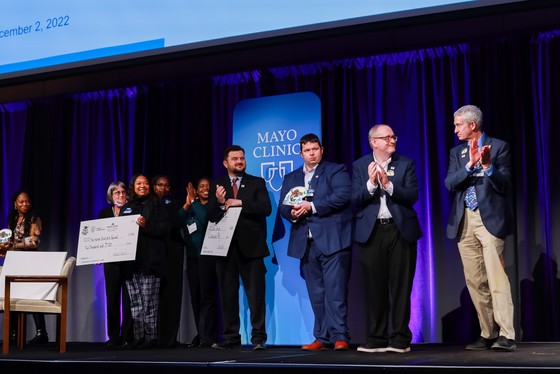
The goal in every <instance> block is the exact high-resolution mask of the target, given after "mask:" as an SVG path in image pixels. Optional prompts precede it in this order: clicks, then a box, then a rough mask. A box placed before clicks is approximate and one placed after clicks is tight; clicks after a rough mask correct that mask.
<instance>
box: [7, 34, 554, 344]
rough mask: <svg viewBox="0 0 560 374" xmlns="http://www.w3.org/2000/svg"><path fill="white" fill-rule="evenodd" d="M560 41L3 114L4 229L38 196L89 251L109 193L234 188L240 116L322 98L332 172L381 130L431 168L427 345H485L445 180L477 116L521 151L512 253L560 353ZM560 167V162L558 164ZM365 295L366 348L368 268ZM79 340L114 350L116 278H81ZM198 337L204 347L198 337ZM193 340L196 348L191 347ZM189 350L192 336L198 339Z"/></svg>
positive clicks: (536, 331)
mask: <svg viewBox="0 0 560 374" xmlns="http://www.w3.org/2000/svg"><path fill="white" fill-rule="evenodd" d="M559 43H560V31H558V30H553V31H547V32H543V33H541V34H537V35H517V36H511V37H507V38H506V37H503V38H497V39H494V40H490V41H486V42H478V41H472V42H465V43H462V44H457V45H449V46H439V47H434V48H428V49H422V50H414V51H406V52H398V53H390V54H384V55H375V56H368V57H363V58H353V59H346V60H339V61H328V62H317V63H314V64H307V65H298V66H285V67H277V68H270V69H262V70H258V71H249V72H240V73H237V74H229V75H224V76H216V77H213V78H212V79H209V80H197V81H194V82H192V81H191V82H175V83H164V82H162V83H161V84H158V85H146V86H136V87H125V88H119V89H113V90H105V91H98V92H87V93H78V94H74V95H65V96H60V97H58V96H57V97H49V98H41V99H33V100H28V101H25V102H17V103H4V104H0V114H1V117H0V126H1V129H0V131H1V132H0V133H1V136H2V137H1V143H0V146H1V149H2V152H1V156H0V162H1V164H2V171H1V173H2V176H1V184H0V198H1V200H0V201H1V211H0V226H1V227H5V226H6V218H7V215H8V210H9V209H11V208H12V204H11V194H12V193H13V192H14V191H15V190H17V189H18V188H21V187H23V188H26V189H28V190H29V191H30V192H31V195H32V199H33V202H34V205H35V206H36V208H37V209H38V210H39V213H40V214H41V216H42V218H43V221H44V223H45V230H44V239H43V243H42V246H43V249H45V250H66V251H68V252H70V253H72V254H73V253H74V252H75V248H76V245H77V230H78V228H79V223H80V221H81V220H86V219H93V218H95V216H96V215H97V212H98V211H99V210H100V209H101V208H102V207H104V206H105V204H106V202H105V191H106V188H107V186H108V184H109V183H110V182H111V181H113V180H115V179H121V180H123V181H125V182H127V181H128V179H129V178H130V176H131V175H132V174H133V173H134V172H137V171H143V172H145V173H147V174H149V175H155V174H159V173H165V174H169V175H170V176H172V178H173V179H174V183H173V188H174V189H175V192H176V194H177V196H180V197H183V196H184V193H185V192H184V188H185V185H186V183H187V182H188V181H194V180H195V179H196V178H198V177H200V176H204V175H209V176H210V177H214V176H219V175H221V174H222V173H223V172H224V170H223V166H222V163H221V160H222V150H223V148H224V147H225V146H226V145H229V143H230V142H231V135H232V116H233V108H234V107H235V105H236V104H237V103H238V102H239V101H241V100H243V99H247V98H254V97H260V96H268V95H277V94H286V93H292V92H302V91H312V92H314V93H316V94H317V95H318V96H319V97H320V98H321V103H322V121H323V143H324V146H325V158H327V159H329V160H332V161H336V162H341V163H345V164H347V165H348V166H349V167H350V166H351V163H352V161H353V160H355V159H357V158H359V157H361V156H362V155H364V154H366V153H368V152H370V149H369V146H368V142H367V132H368V130H369V128H370V127H371V126H372V125H373V124H376V123H387V124H389V125H390V126H392V127H393V129H394V131H395V133H396V134H397V135H398V136H399V141H398V144H397V149H398V151H399V152H401V153H403V154H405V155H407V156H409V157H412V158H413V159H414V160H415V161H416V167H417V174H418V180H419V187H420V193H419V196H420V199H419V201H418V203H417V205H416V210H417V212H418V214H419V216H420V220H421V224H422V228H423V231H424V237H423V238H422V239H421V240H420V241H419V243H418V266H417V273H416V278H415V282H414V291H413V310H412V321H411V327H412V329H413V333H414V341H416V342H440V341H443V342H464V341H469V340H470V339H472V337H473V336H477V335H478V324H477V320H476V316H475V315H474V311H473V309H472V305H471V304H470V299H469V297H468V294H467V293H466V291H465V285H464V279H463V275H462V266H461V263H460V259H459V256H458V253H457V249H456V243H455V242H454V241H450V240H448V239H446V237H445V226H446V222H447V215H448V212H449V210H450V201H451V195H450V193H449V192H448V191H447V190H446V189H445V187H444V185H443V180H444V178H445V175H446V172H447V162H448V152H449V150H450V149H451V148H452V147H453V146H454V145H455V144H456V143H457V140H456V137H455V136H454V134H453V112H454V110H455V109H457V108H458V107H459V106H461V105H464V104H468V103H470V104H475V105H478V106H480V107H481V108H482V110H483V112H484V116H485V118H484V128H485V130H486V131H487V132H488V133H489V134H490V135H491V136H495V137H498V138H502V139H504V140H506V141H508V142H510V144H511V145H512V149H513V150H514V152H513V160H512V161H513V165H514V170H513V178H514V180H513V189H512V191H511V203H512V211H513V212H514V215H515V222H516V230H515V234H514V235H512V236H511V237H510V238H508V240H507V244H506V254H505V257H506V258H505V260H506V270H507V272H508V274H509V276H510V281H511V284H512V292H513V295H514V302H515V307H516V309H515V311H516V315H515V318H516V326H517V332H518V339H519V340H524V341H557V340H560V320H558V318H557V316H558V315H559V309H560V305H559V303H560V297H559V296H560V295H559V293H560V284H559V282H560V280H559V278H558V274H557V257H558V251H559V250H560V249H559V248H558V245H559V243H560V238H559V236H560V230H558V229H555V228H556V227H558V225H559V222H558V220H559V217H560V214H559V213H560V212H559V211H558V210H559V209H560V204H559V202H558V197H557V195H554V194H553V191H555V190H558V188H559V187H560V186H559V178H558V175H559V173H558V172H555V171H554V170H555V167H554V165H555V164H556V163H557V162H559V161H560V151H559V150H558V149H555V148H554V142H556V141H558V139H560V136H559V131H560V129H559V126H558V123H557V119H558V118H560V116H559V114H560V113H558V112H559V111H560V109H559V108H560V106H559V105H558V103H559V102H560V91H559V90H560V71H559V70H558V68H557V67H558V66H560V45H559ZM556 165H557V164H556ZM354 265H355V266H354V274H353V275H352V279H351V285H350V286H351V291H350V298H351V299H350V313H351V318H350V329H351V333H352V336H353V341H354V342H361V341H363V337H364V336H365V331H364V329H365V328H364V321H363V312H362V310H363V309H362V308H363V305H362V301H361V299H362V292H361V287H360V282H361V280H360V274H359V266H357V265H356V264H354ZM75 277H76V278H78V279H79V280H75V281H74V282H73V284H72V286H71V297H72V300H73V301H72V305H73V306H72V308H73V309H74V310H72V311H71V312H70V322H69V340H70V341H72V340H75V341H104V340H105V336H104V335H103V334H104V320H103V314H104V312H103V305H104V304H103V303H104V291H103V288H102V285H103V284H102V270H101V269H100V268H99V269H98V268H97V267H95V266H94V267H87V268H86V267H84V268H80V267H79V268H78V269H77V271H76V273H75ZM185 334H188V333H185ZM185 336H186V335H185ZM183 341H187V338H185V339H183Z"/></svg>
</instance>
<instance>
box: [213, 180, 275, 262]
mask: <svg viewBox="0 0 560 374" xmlns="http://www.w3.org/2000/svg"><path fill="white" fill-rule="evenodd" d="M216 185H221V186H223V187H224V188H225V189H226V200H227V199H230V198H233V190H232V188H231V181H230V178H229V176H228V175H224V176H223V177H221V178H219V179H218V180H216V183H215V184H213V185H212V186H211V188H210V195H209V200H208V205H207V211H208V220H209V221H210V222H218V221H219V220H220V219H221V218H222V216H223V215H224V210H223V209H222V208H221V206H220V204H219V203H218V200H216ZM237 198H238V199H240V200H241V201H243V206H242V208H241V214H240V216H239V221H237V226H236V227H235V232H234V234H233V238H232V244H231V245H232V246H233V245H236V246H237V248H239V251H240V252H241V254H242V255H243V256H244V257H248V258H259V257H266V256H268V255H269V254H270V252H269V250H268V245H267V243H266V237H267V230H266V217H268V216H269V215H270V213H271V212H272V204H271V202H270V197H269V195H268V190H267V189H266V184H265V182H264V179H263V178H260V177H256V176H254V175H250V174H247V173H245V174H243V177H242V178H241V185H240V187H239V191H238V193H237ZM230 248H231V246H230Z"/></svg>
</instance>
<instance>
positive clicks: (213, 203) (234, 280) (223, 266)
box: [206, 145, 272, 350]
mask: <svg viewBox="0 0 560 374" xmlns="http://www.w3.org/2000/svg"><path fill="white" fill-rule="evenodd" d="M223 163H224V167H225V168H226V169H227V171H228V173H227V174H226V175H224V176H223V177H221V178H219V179H218V180H216V184H215V185H214V186H212V187H211V189H210V194H209V200H208V205H207V208H206V209H207V212H208V220H209V221H210V222H218V221H219V220H220V219H221V218H222V217H223V215H224V214H225V212H226V211H227V210H228V209H233V208H234V209H241V212H240V215H239V220H238V221H237V226H236V227H235V231H234V233H233V237H232V240H231V244H230V247H229V250H228V253H227V256H226V257H218V258H217V263H216V269H217V273H218V282H219V284H220V295H221V301H222V325H223V326H222V330H223V331H222V337H223V339H224V340H223V341H222V342H220V343H214V344H213V345H212V348H215V349H231V348H233V347H236V346H237V347H238V346H240V345H241V335H240V334H239V329H240V327H241V323H240V318H239V286H240V283H239V277H241V279H242V280H243V286H244V288H245V293H246V295H247V301H248V303H249V311H250V312H251V326H252V330H251V343H252V344H253V349H254V350H264V349H266V345H265V343H266V339H267V334H266V329H265V317H266V295H265V275H266V266H265V264H264V257H266V256H268V255H269V254H270V252H269V250H268V245H267V243H266V235H267V234H266V217H267V216H269V215H270V213H271V212H272V204H271V202H270V197H269V195H268V190H267V189H266V184H265V181H264V179H263V178H261V177H256V176H253V175H250V174H247V173H246V172H245V169H246V167H247V163H246V160H245V150H244V149H243V148H242V147H240V146H238V145H232V146H229V147H227V148H226V149H225V151H224V161H223ZM236 191H237V192H236Z"/></svg>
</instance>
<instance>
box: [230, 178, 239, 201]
mask: <svg viewBox="0 0 560 374" xmlns="http://www.w3.org/2000/svg"><path fill="white" fill-rule="evenodd" d="M231 188H232V189H233V198H234V199H237V191H238V188H237V177H233V178H232V179H231Z"/></svg>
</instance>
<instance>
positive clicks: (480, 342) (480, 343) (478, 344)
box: [465, 336, 496, 351]
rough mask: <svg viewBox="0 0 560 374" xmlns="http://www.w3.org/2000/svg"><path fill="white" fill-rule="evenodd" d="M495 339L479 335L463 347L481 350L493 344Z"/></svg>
mask: <svg viewBox="0 0 560 374" xmlns="http://www.w3.org/2000/svg"><path fill="white" fill-rule="evenodd" d="M495 341H496V339H485V338H483V337H482V336H479V337H478V339H476V340H475V341H474V343H471V344H469V345H467V346H466V347H465V349H466V350H468V351H483V350H485V349H490V348H492V344H494V342H495Z"/></svg>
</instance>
